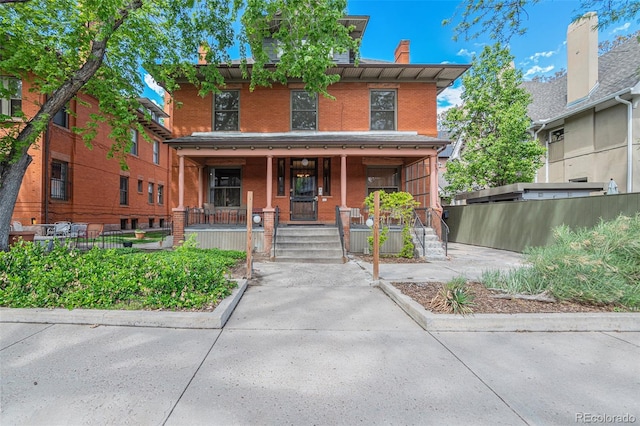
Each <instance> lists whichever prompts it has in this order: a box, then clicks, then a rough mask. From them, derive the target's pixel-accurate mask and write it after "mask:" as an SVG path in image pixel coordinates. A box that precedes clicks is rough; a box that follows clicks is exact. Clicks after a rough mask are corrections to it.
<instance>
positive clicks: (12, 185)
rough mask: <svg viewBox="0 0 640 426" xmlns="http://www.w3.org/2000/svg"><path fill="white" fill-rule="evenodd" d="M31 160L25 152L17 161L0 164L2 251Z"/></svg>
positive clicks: (0, 247) (7, 246)
mask: <svg viewBox="0 0 640 426" xmlns="http://www.w3.org/2000/svg"><path fill="white" fill-rule="evenodd" d="M31 160H32V159H31V156H30V155H29V154H27V153H26V152H25V153H24V154H22V156H21V157H20V159H19V160H18V161H17V162H15V163H11V164H9V163H4V164H1V165H0V250H3V251H6V250H7V249H8V248H9V230H10V225H11V216H13V209H14V207H15V205H16V201H17V199H18V193H19V192H20V185H21V184H22V179H23V178H24V174H25V173H26V171H27V167H29V164H31Z"/></svg>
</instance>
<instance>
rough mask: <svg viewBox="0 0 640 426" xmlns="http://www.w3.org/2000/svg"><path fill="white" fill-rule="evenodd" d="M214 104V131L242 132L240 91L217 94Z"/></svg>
mask: <svg viewBox="0 0 640 426" xmlns="http://www.w3.org/2000/svg"><path fill="white" fill-rule="evenodd" d="M214 103H215V104H214V113H213V129H214V130H217V131H238V130H240V91H238V90H225V91H222V92H220V93H216V95H215V101H214Z"/></svg>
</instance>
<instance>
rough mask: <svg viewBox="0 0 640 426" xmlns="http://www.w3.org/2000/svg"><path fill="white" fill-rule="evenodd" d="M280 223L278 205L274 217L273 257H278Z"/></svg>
mask: <svg viewBox="0 0 640 426" xmlns="http://www.w3.org/2000/svg"><path fill="white" fill-rule="evenodd" d="M279 225H280V207H278V206H276V211H275V213H274V217H273V240H271V258H272V259H275V258H276V240H277V238H278V226H279Z"/></svg>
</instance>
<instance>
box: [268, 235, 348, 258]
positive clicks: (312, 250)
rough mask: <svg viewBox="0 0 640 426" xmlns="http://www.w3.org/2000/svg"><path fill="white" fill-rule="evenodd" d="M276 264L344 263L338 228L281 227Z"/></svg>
mask: <svg viewBox="0 0 640 426" xmlns="http://www.w3.org/2000/svg"><path fill="white" fill-rule="evenodd" d="M274 256H275V259H274V260H275V261H276V262H290V263H292V262H296V263H344V262H345V261H346V259H345V257H344V256H343V254H342V246H341V244H340V234H339V233H338V228H336V227H331V226H283V227H279V228H278V235H277V237H276V245H275V249H274Z"/></svg>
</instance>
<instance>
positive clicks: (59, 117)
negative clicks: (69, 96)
mask: <svg viewBox="0 0 640 426" xmlns="http://www.w3.org/2000/svg"><path fill="white" fill-rule="evenodd" d="M68 108H69V105H68V104H67V105H65V106H64V108H62V109H60V111H58V112H57V113H56V114H55V115H54V116H53V119H52V121H53V124H56V125H58V126H60V127H64V128H65V129H68V128H69V112H68V111H67V109H68Z"/></svg>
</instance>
